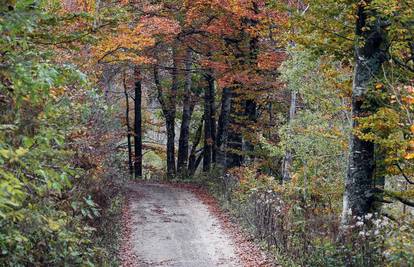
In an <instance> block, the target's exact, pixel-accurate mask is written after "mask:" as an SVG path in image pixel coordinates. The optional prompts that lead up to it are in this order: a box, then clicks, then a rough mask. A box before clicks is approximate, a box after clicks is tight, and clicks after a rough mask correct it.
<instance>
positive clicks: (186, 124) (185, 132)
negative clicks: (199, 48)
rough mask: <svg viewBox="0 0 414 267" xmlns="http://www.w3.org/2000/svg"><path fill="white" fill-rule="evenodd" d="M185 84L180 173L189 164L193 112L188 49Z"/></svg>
mask: <svg viewBox="0 0 414 267" xmlns="http://www.w3.org/2000/svg"><path fill="white" fill-rule="evenodd" d="M185 60H186V61H185V85H184V100H183V115H182V121H181V128H180V138H179V141H178V159H177V170H178V172H179V173H183V172H185V171H186V170H187V164H188V139H189V136H190V122H191V113H192V103H191V85H192V83H191V77H192V75H191V65H192V52H191V50H190V49H187V53H186V59H185Z"/></svg>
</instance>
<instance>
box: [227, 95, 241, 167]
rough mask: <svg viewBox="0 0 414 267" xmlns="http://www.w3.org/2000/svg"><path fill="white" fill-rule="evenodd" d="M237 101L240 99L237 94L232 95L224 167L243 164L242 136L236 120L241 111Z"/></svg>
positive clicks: (238, 118)
mask: <svg viewBox="0 0 414 267" xmlns="http://www.w3.org/2000/svg"><path fill="white" fill-rule="evenodd" d="M238 101H240V100H239V99H238V97H237V96H233V97H232V98H231V101H230V123H229V130H228V141H227V147H228V151H227V157H226V168H233V167H239V166H241V165H242V164H243V155H242V153H243V137H242V133H241V127H240V126H241V125H240V123H239V122H238V121H239V120H240V117H241V116H242V115H243V113H241V112H240V109H241V108H240V104H239V103H238ZM240 113H241V114H240Z"/></svg>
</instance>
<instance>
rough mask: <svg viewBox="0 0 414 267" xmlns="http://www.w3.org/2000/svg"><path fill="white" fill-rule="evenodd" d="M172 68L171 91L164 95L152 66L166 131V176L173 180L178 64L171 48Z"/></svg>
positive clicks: (157, 73) (158, 76)
mask: <svg viewBox="0 0 414 267" xmlns="http://www.w3.org/2000/svg"><path fill="white" fill-rule="evenodd" d="M172 58H173V67H172V69H171V78H172V82H171V89H170V91H169V92H168V93H164V88H163V87H162V85H161V81H160V75H159V69H158V66H157V65H154V69H153V71H154V82H155V85H156V87H157V92H158V101H159V102H160V104H161V108H162V112H163V114H164V117H165V126H166V131H167V176H168V178H170V179H171V178H173V177H174V176H175V174H176V167H175V115H176V98H177V89H178V62H177V51H176V48H175V47H173V54H172Z"/></svg>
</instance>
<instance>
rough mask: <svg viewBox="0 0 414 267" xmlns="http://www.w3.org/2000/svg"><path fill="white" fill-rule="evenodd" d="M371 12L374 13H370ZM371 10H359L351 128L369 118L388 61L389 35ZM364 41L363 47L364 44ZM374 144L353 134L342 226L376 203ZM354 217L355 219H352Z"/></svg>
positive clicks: (361, 7)
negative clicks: (370, 99)
mask: <svg viewBox="0 0 414 267" xmlns="http://www.w3.org/2000/svg"><path fill="white" fill-rule="evenodd" d="M368 12H370V13H371V14H368ZM373 12H374V11H368V10H367V9H366V7H365V5H363V4H362V3H360V4H359V7H358V14H357V15H358V19H357V25H356V36H357V38H359V40H358V41H359V42H358V43H357V45H356V48H355V61H356V62H355V70H354V81H353V88H352V118H353V119H352V127H353V128H354V129H355V128H357V127H358V122H357V120H356V118H361V117H366V116H369V115H370V113H371V112H372V111H373V110H372V107H370V105H369V103H366V102H367V92H368V88H369V86H370V85H371V83H372V82H373V80H374V77H375V76H376V75H377V74H378V73H379V72H380V69H381V65H382V63H383V62H384V61H385V59H386V35H385V32H384V30H383V28H382V27H383V25H381V24H382V22H381V20H380V19H377V20H376V21H374V22H373V23H374V25H368V24H367V20H368V15H371V16H372V15H375V14H372V13H373ZM361 42H363V45H361ZM374 165H375V164H374V144H373V143H371V142H367V141H364V140H361V139H360V138H358V136H356V135H355V134H352V135H351V140H350V155H349V163H348V173H347V176H346V179H345V193H344V201H343V214H342V223H343V224H344V225H347V224H349V223H350V222H351V220H352V216H363V215H365V214H366V213H368V212H371V211H372V208H373V203H374V199H375V197H374V192H373V172H374ZM351 215H352V216H351Z"/></svg>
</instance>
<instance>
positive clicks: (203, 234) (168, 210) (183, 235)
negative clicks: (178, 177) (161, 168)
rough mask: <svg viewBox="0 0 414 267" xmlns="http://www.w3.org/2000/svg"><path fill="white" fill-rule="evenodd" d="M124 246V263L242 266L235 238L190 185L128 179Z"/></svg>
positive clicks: (132, 264) (190, 266) (144, 265)
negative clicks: (126, 241)
mask: <svg viewBox="0 0 414 267" xmlns="http://www.w3.org/2000/svg"><path fill="white" fill-rule="evenodd" d="M129 187H130V188H129V189H131V192H133V195H134V197H133V198H131V199H130V201H129V214H130V215H129V217H130V218H129V221H130V222H129V228H130V233H129V240H130V241H129V243H130V244H129V248H127V249H125V250H129V249H130V250H132V253H131V252H130V253H131V254H133V255H134V256H135V257H136V259H134V261H135V264H134V263H133V262H131V260H127V262H130V263H129V264H125V260H124V264H123V265H124V266H140V267H146V266H179V267H212V266H229V267H230V266H242V264H241V263H240V260H239V259H238V256H237V255H236V252H235V247H234V242H233V241H232V239H231V237H230V236H228V235H227V234H226V233H225V231H224V230H223V229H222V227H221V226H220V222H219V220H218V219H217V218H216V217H215V216H214V215H213V214H212V213H211V212H210V211H209V209H208V207H207V206H206V205H205V204H204V203H203V202H202V201H201V200H200V199H198V198H197V196H196V195H194V193H192V192H191V191H189V190H187V189H184V188H178V187H175V186H171V185H168V184H155V183H131V184H130V185H129Z"/></svg>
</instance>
